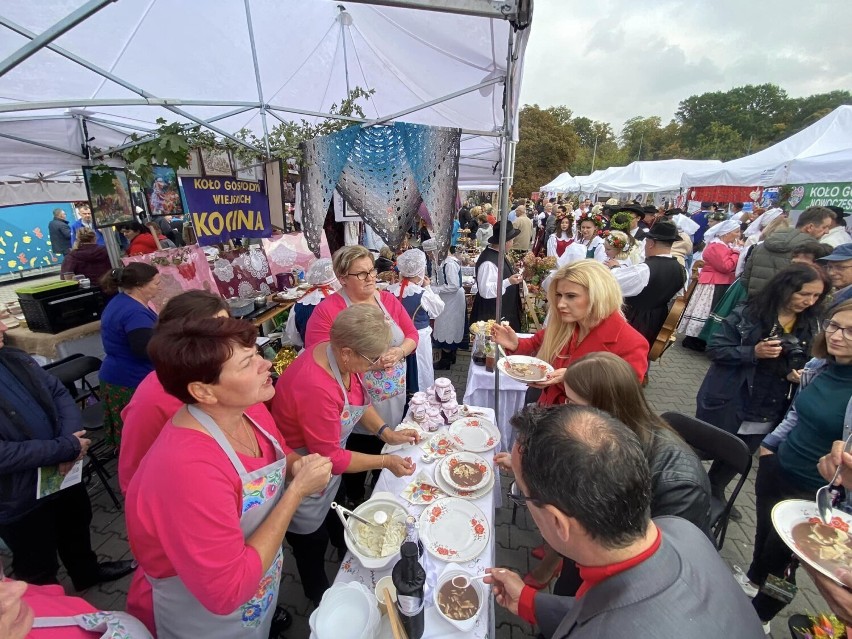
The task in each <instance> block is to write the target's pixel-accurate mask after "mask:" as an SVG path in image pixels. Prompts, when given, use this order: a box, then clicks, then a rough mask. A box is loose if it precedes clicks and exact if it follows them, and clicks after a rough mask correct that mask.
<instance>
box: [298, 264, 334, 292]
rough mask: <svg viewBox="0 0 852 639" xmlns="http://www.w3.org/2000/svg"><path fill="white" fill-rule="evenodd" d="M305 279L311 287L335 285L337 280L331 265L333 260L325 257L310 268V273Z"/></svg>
mask: <svg viewBox="0 0 852 639" xmlns="http://www.w3.org/2000/svg"><path fill="white" fill-rule="evenodd" d="M305 278H306V279H307V281H308V284H310V285H311V286H322V285H323V284H332V283H334V281H335V279H336V278H335V277H334V269H333V268H332V265H331V259H329V258H327V257H323V258H320V259H318V260H316V261H315V262H314V263H313V264H311V265H310V266H309V267H308V273H307V275H306V276H305Z"/></svg>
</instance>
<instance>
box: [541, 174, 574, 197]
mask: <svg viewBox="0 0 852 639" xmlns="http://www.w3.org/2000/svg"><path fill="white" fill-rule="evenodd" d="M578 187H579V185H578V184H577V180H576V178H574V176H573V175H571V174H570V173H568V171H565V173H560V174H559V175H557V176H556V177H555V178H553V179H552V180H551V181H550V182H548V183H547V184H545V185H544V186H542V187H540V188H539V191H541V192H542V193H569V192H571V191H576V190H577V189H578Z"/></svg>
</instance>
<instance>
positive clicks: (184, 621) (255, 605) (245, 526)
mask: <svg viewBox="0 0 852 639" xmlns="http://www.w3.org/2000/svg"><path fill="white" fill-rule="evenodd" d="M187 410H188V411H189V414H190V415H192V416H193V417H194V418H195V419H196V420H198V422H199V423H200V424H201V425H202V426H203V427H204V428H205V429H206V430H207V432H208V433H210V435H211V436H212V437H213V439H215V440H216V442H217V443H218V444H219V446H221V447H222V450H223V451H224V452H225V454H226V455H227V456H228V459H229V460H230V461H231V463H232V464H233V465H234V469H235V470H236V471H237V473H238V474H239V476H240V482H242V485H243V502H242V515H241V516H240V528H241V529H242V531H243V537H244V538H245V539H248V538H249V537H250V536H251V534H252V533H254V531H255V530H256V529H257V527H258V526H259V525H260V524H261V523H263V521H264V520H265V519H266V517H267V516H268V515H269V512H270V511H271V510H272V509H273V508H274V507H275V504H277V503H278V500H279V499H281V495H283V494H284V478H285V474H286V470H287V458H286V457H285V455H284V451H283V450H281V446H280V445H279V444H278V440H276V439H275V438H274V437H272V436H271V435H270V434H269V433H267V432H266V431H265V430H263V428H261V427H260V425H259V424H257V423H256V422H254V421H253V420H251V418H248V419H249V420H250V421H251V422H252V423H253V424H254V427H255V428H257V429H258V430H259V431H260V432H261V434H262V435H263V436H264V437H266V438H267V439H268V440H269V441H270V442H272V446H273V447H274V449H275V458H276V461H274V462H273V463H271V464H268V465H266V466H264V467H263V468H259V469H258V470H256V471H254V472H251V473H250V472H247V471H246V468H245V466H244V465H243V463H242V461H240V458H239V457H238V456H237V453H236V452H234V448H233V446H231V444H230V442H228V439H227V438H226V437H225V434H224V433H223V432H222V430H221V429H220V428H219V426H218V425H217V424H216V422H215V421H213V419H212V418H211V417H210V416H209V415H207V414H206V413H204V412H202V411H201V410H199V409H198V408H196V407H194V406H187ZM246 417H248V416H246ZM164 534H168V532H167V531H164ZM283 562H284V558H283V554H282V551H281V549H280V548H279V549H278V553H277V554H276V555H275V559H274V560H273V561H272V565H271V566H270V567H269V569H268V570H267V571H266V574H264V575H263V577H262V578H261V580H260V583H259V584H258V588H257V591H256V592H255V594H254V596H253V597H252V598H251V599H250V600H249V601H247V602H246V603H244V604H243V605H242V606H240V607H239V608H237V610H235V611H234V612H232V613H231V614H229V615H216V614H214V613H212V612H210V611H209V610H207V608H205V607H204V606H203V605H201V603H200V602H199V601H198V600H197V599H196V598H195V597H194V596H193V595H192V593H190V592H189V590H187V588H186V586H185V585H184V584H183V581H181V579H180V577H179V576H174V577H166V578H163V579H155V578H153V577H151V576H150V575H146V578H147V579H148V581H149V582H151V588H152V590H153V593H152V595H153V601H154V622H155V624H156V628H157V639H267V638H268V637H269V628H270V626H271V624H272V617H273V615H274V613H275V606H276V604H277V602H278V587H279V584H280V582H281V566H282V564H283Z"/></svg>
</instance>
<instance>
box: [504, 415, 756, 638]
mask: <svg viewBox="0 0 852 639" xmlns="http://www.w3.org/2000/svg"><path fill="white" fill-rule="evenodd" d="M512 425H513V426H515V427H516V428H517V429H518V439H517V440H516V442H515V445H514V446H513V448H512V467H513V468H514V470H515V485H514V486H513V489H512V493H511V497H512V501H514V502H516V503H518V504H522V505H524V506H526V507H527V508H528V509H529V512H530V515H531V516H532V518H533V520H534V521H535V523H536V525H537V526H538V528H539V530H540V531H541V533H542V536H543V537H544V539H545V541H547V543H548V545H550V547H552V548H553V549H554V550H556V551H557V552H559V553H560V554H562V555H564V556H566V557H569V558H571V559H573V560H574V561H576V562H577V564H578V565H579V566H580V576H581V577H582V579H583V584H582V585H581V586H580V589H579V590H578V591H577V596H576V597H559V596H557V595H550V594H547V593H544V592H537V591H535V590H533V589H532V588H531V587H529V586H525V585H524V582H523V580H522V579H521V577H520V576H519V575H517V574H515V573H514V572H512V571H511V570H508V569H506V568H492V569H490V573H491V574H490V577H489V582H491V584H492V589H493V591H494V595H495V599H496V601H497V603H498V604H499V605H501V606H503V607H505V608H507V609H508V610H509V611H510V612H513V613H515V614H517V615H519V616H520V617H522V618H523V619H525V620H526V621H529V622H530V623H537V624H538V626H539V629H540V631H541V633H542V635H544V636H545V637H548V638H550V637H552V638H554V639H564V638H566V637H570V638H571V639H583V638H586V637H596V638H600V637H618V636H620V635H622V634H624V629H625V628H629V632H628V634H629V635H630V636H632V637H685V638H687V639H693V638H694V639H698V638H701V639H704V638H705V637H717V636H718V637H721V636H725V637H730V638H731V639H763V637H764V632H763V629H762V628H761V624H760V621H759V620H758V617H757V614H756V613H755V611H754V609H753V608H752V606H751V604H750V603H749V600H748V599H747V598H746V597H744V596H743V595H742V593H741V592H737V590H738V588H737V583H736V581H734V578H733V576H732V575H731V573H730V571H729V570H728V567H727V566H726V564H725V562H724V561H723V560H722V558H721V557H719V554H718V552H717V551H716V548H715V547H714V546H713V544H711V543H710V540H709V539H707V537H706V536H705V535H704V534H703V533H702V532H701V531H700V530H698V528H696V527H695V526H693V525H692V524H691V523H689V522H688V521H686V520H685V519H680V518H679V517H657V518H655V519H653V520H652V519H651V518H650V515H649V512H650V506H651V474H650V471H649V469H648V462H647V459H646V458H645V453H644V451H643V450H642V445H641V443H640V442H639V438H638V437H637V436H636V435H635V434H634V433H633V432H632V431H631V430H630V429H629V428H627V426H625V425H624V424H622V423H621V422H619V421H618V420H616V419H615V418H613V417H611V416H609V415H607V414H606V413H603V412H601V411H598V410H596V409H594V408H589V407H587V406H570V405H568V406H551V407H547V408H542V407H539V406H528V407H527V408H525V409H524V410H522V411H521V412H520V413H519V414H518V415H515V417H513V418H512ZM601 495H605V497H601Z"/></svg>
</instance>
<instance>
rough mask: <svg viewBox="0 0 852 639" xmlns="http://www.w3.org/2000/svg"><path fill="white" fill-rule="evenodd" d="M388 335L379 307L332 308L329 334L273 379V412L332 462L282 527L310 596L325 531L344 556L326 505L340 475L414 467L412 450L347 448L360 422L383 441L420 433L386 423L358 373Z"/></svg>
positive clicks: (321, 585)
mask: <svg viewBox="0 0 852 639" xmlns="http://www.w3.org/2000/svg"><path fill="white" fill-rule="evenodd" d="M390 339H391V327H390V325H389V324H388V323H387V321H386V320H385V315H384V313H382V312H381V311H380V310H379V308H378V307H376V306H374V305H371V304H354V305H353V306H351V307H350V308H346V309H344V310H342V311H340V313H338V314H337V317H336V318H335V319H334V323H333V324H332V327H331V331H330V335H329V339H328V340H325V341H321V342H315V343H312V344H310V345H309V346H308V347H307V348H306V349H305V350H304V351H303V352H302V353H301V354H300V355H299V357H297V358H296V360H295V361H294V362H293V363H292V364H290V366H288V367H287V369H286V370H285V371H284V373H283V374H282V375H281V378H280V379H279V380H278V384H277V385H276V390H275V397H274V399H273V400H272V415H273V416H274V418H275V421H276V423H277V424H278V428H280V429H281V432H282V433H283V435H284V438H285V439H286V440H287V442H288V444H289V445H291V446H292V447H293V449H294V450H295V451H296V452H298V453H301V454H303V455H307V454H309V453H318V454H320V455H322V456H324V457H328V458H329V459H331V464H332V470H331V472H332V479H331V482H330V483H329V485H328V486H327V487H326V489H325V490H324V491H323V493H322V494H321V495H319V496H314V497H309V498H307V499H305V500H304V501H303V502H302V505H301V506H300V507H299V510H298V511H297V512H296V514H295V515H294V516H293V519H292V521H291V522H290V527H289V528H288V532H287V541H288V542H289V543H290V545H291V546H292V547H293V553H294V556H295V558H296V566H297V567H298V569H299V575H300V576H301V579H302V587H303V588H304V590H305V596H307V597H308V599H310V600H311V601H313V602H314V603H315V604H319V601H320V599H321V598H322V595H323V593H324V592H325V591H326V590H327V589H328V587H329V583H328V579H327V577H326V573H325V550H326V547H327V545H328V541H329V539H330V540H331V542H332V544H333V545H334V546H335V547H336V548H337V549H338V553H339V557H340V558H341V559H342V557H343V554H344V553H345V551H346V547H345V544H344V541H343V528H342V526H341V524H340V521H339V520H338V518H337V515H336V514H335V513H334V512H333V511H332V510H331V509H330V505H331V502H332V501H334V500H335V497H336V495H337V490H338V487H339V485H340V481H341V479H340V478H341V475H343V474H344V473H361V472H366V471H368V470H374V469H375V470H381V469H383V468H387V469H389V470H390V471H391V472H392V473H393V474H394V475H396V476H397V477H402V476H404V475H411V474H412V473H413V472H414V469H415V465H414V464H413V463H412V462H411V458H403V457H399V456H397V455H381V454H365V453H361V452H356V451H352V450H346V448H344V446H346V442H347V440H348V439H349V437H350V434H351V433H352V431H353V429H354V428H355V424H358V423H360V425H361V427H362V428H364V429H365V431H366V432H368V433H369V434H370V437H372V438H373V439H374V440H375V441H376V442H378V444H379V447H380V449H381V446H384V445H385V444H391V445H394V444H411V443H416V442H417V441H418V437H417V434H416V431H414V430H408V429H404V430H400V431H394V430H393V429H391V428H390V427H389V426H388V424H387V423H386V422H385V420H384V419H383V418H382V417H381V416H380V415H379V413H378V412H377V411H376V409H375V408H374V407H373V406H371V405H370V397H369V391H368V389H367V387H366V384H365V383H364V381H363V378H362V376H363V375H365V374H366V373H368V372H369V371H371V370H372V369H373V368H374V366H375V364H376V363H377V362H378V361H380V360H381V359H382V357H383V356H384V355H385V353H386V352H387V349H388V344H389V342H390Z"/></svg>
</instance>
